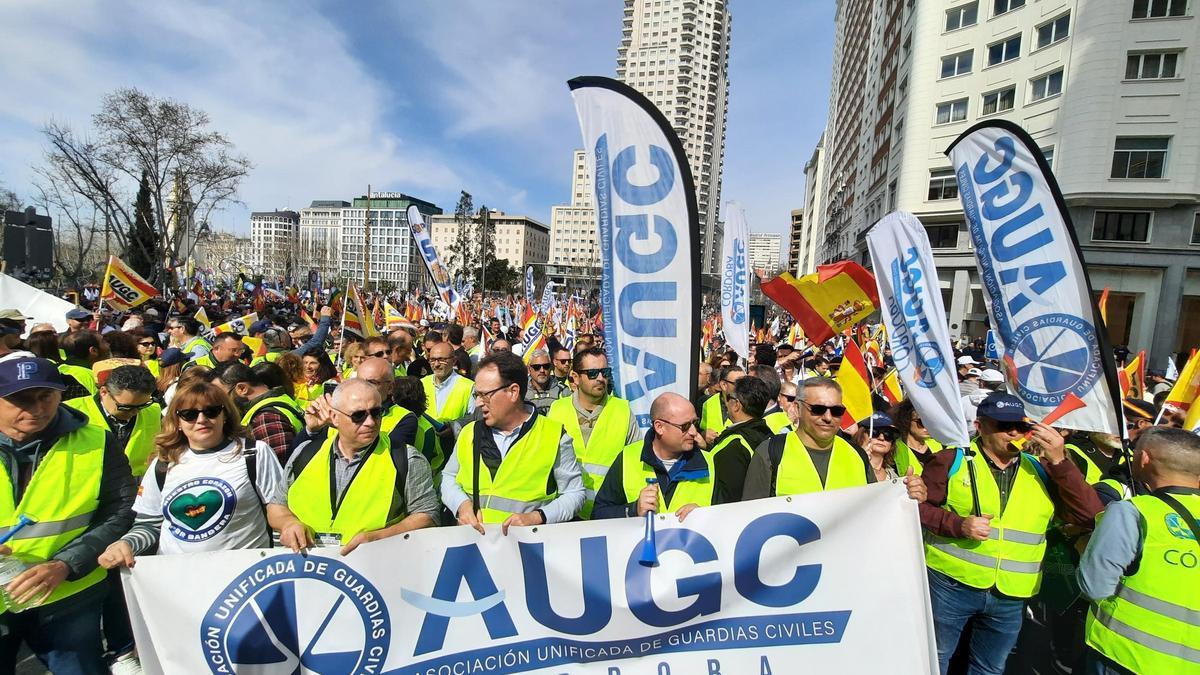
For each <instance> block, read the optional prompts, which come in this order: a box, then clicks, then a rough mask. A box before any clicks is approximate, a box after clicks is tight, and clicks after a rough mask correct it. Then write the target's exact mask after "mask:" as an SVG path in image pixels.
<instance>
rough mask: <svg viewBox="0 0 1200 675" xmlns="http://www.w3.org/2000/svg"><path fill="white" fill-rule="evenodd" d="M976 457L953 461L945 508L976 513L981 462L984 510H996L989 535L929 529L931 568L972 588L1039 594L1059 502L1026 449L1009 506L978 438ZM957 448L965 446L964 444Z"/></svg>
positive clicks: (962, 513)
mask: <svg viewBox="0 0 1200 675" xmlns="http://www.w3.org/2000/svg"><path fill="white" fill-rule="evenodd" d="M971 449H972V450H974V451H975V456H974V458H969V457H965V456H963V457H961V458H960V459H961V461H959V460H955V462H954V464H953V466H952V467H951V470H950V474H949V477H948V481H947V487H946V506H945V508H946V509H947V510H949V511H952V512H953V513H957V514H958V515H960V516H962V517H964V518H966V517H968V516H972V515H974V499H973V497H972V494H971V473H972V472H971V471H970V470H969V468H968V467H967V466H966V463H967V462H974V463H975V471H974V474H975V480H976V490H977V491H978V492H979V512H980V513H981V514H986V515H990V516H992V520H991V526H992V531H991V535H990V536H989V538H988V540H987V541H975V540H974V539H967V538H963V539H952V538H949V537H940V536H937V535H934V534H930V533H928V532H926V534H925V562H926V564H927V565H929V567H930V568H932V569H935V570H937V571H939V572H941V573H942V574H945V575H946V576H949V577H952V578H954V579H956V580H958V581H959V582H960V583H962V584H965V585H967V586H970V587H972V588H981V589H988V588H992V587H995V588H996V590H998V591H1000V592H1001V593H1003V594H1005V595H1008V596H1011V597H1014V598H1029V597H1033V595H1035V594H1036V593H1037V592H1038V589H1039V588H1040V587H1041V584H1042V558H1043V557H1044V556H1045V553H1046V531H1047V530H1048V529H1050V521H1051V519H1053V518H1054V502H1052V501H1050V493H1049V491H1048V490H1047V489H1046V482H1045V480H1046V479H1045V478H1044V477H1043V473H1042V471H1043V470H1042V468H1041V466H1040V465H1039V466H1035V464H1036V463H1037V460H1036V459H1034V458H1033V457H1032V456H1030V455H1027V454H1024V453H1022V454H1021V456H1020V458H1019V460H1018V461H1020V463H1021V465H1020V467H1019V468H1018V469H1017V476H1016V478H1015V479H1014V480H1013V485H1012V492H1011V493H1010V494H1009V497H1008V502H1007V504H1006V505H1005V507H1004V510H1003V511H1001V509H1000V488H999V487H998V486H997V485H996V479H995V478H993V477H992V471H991V469H989V468H988V466H987V463H986V460H984V459H983V457H982V456H981V454H980V453H979V448H978V446H977V445H976V444H975V443H971ZM956 452H960V453H961V452H962V451H961V450H959V451H956Z"/></svg>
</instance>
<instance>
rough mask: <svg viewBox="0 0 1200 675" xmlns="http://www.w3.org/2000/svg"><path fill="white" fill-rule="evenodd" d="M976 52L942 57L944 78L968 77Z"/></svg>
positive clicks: (971, 51)
mask: <svg viewBox="0 0 1200 675" xmlns="http://www.w3.org/2000/svg"><path fill="white" fill-rule="evenodd" d="M974 53H975V52H974V51H973V50H967V51H965V52H959V53H958V54H951V55H950V56H943V57H942V77H954V76H955V75H966V74H967V73H969V72H971V56H972V55H973V54H974Z"/></svg>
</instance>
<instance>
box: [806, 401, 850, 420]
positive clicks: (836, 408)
mask: <svg viewBox="0 0 1200 675" xmlns="http://www.w3.org/2000/svg"><path fill="white" fill-rule="evenodd" d="M801 403H803V401H801ZM804 407H805V408H808V412H810V413H812V414H813V415H816V416H817V417H824V415H825V413H831V414H832V415H833V416H834V417H841V416H842V415H845V414H846V406H844V405H819V404H809V403H804Z"/></svg>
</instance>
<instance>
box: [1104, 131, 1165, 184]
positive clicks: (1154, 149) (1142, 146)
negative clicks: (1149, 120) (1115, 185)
mask: <svg viewBox="0 0 1200 675" xmlns="http://www.w3.org/2000/svg"><path fill="white" fill-rule="evenodd" d="M1170 143H1171V139H1170V138H1169V137H1166V136H1162V137H1154V136H1134V137H1126V138H1118V139H1117V143H1116V146H1115V148H1114V150H1113V163H1112V177H1113V178H1162V177H1163V172H1164V168H1165V167H1166V164H1167V148H1168V147H1169V145H1170Z"/></svg>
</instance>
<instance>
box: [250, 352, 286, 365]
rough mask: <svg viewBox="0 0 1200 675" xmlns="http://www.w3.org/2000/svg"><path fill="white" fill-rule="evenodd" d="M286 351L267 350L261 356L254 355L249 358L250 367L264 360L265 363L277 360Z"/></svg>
mask: <svg viewBox="0 0 1200 675" xmlns="http://www.w3.org/2000/svg"><path fill="white" fill-rule="evenodd" d="M286 353H287V352H286V351H278V352H267V353H266V354H263V355H262V356H256V357H254V358H253V359H251V360H250V367H251V368H253V367H254V366H257V365H258V364H260V363H263V362H264V361H265V362H267V363H275V362H276V361H278V360H279V357H281V356H283V355H284V354H286Z"/></svg>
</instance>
